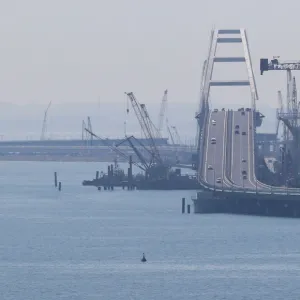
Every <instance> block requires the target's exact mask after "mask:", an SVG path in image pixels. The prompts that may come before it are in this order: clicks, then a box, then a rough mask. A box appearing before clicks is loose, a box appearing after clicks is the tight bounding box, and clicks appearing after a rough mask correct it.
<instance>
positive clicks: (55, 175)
mask: <svg viewBox="0 0 300 300" xmlns="http://www.w3.org/2000/svg"><path fill="white" fill-rule="evenodd" d="M54 186H55V187H57V172H54Z"/></svg>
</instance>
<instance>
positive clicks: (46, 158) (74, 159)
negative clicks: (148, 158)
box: [0, 155, 126, 163]
mask: <svg viewBox="0 0 300 300" xmlns="http://www.w3.org/2000/svg"><path fill="white" fill-rule="evenodd" d="M113 160H114V157H75V156H74V157H71V156H55V157H53V156H34V157H32V156H24V155H20V156H0V161H49V162H52V161H60V162H103V163H104V162H113ZM118 162H121V163H126V161H125V160H121V159H118Z"/></svg>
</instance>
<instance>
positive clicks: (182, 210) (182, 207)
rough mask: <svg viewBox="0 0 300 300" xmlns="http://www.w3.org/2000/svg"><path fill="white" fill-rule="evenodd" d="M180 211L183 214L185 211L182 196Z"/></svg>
mask: <svg viewBox="0 0 300 300" xmlns="http://www.w3.org/2000/svg"><path fill="white" fill-rule="evenodd" d="M181 212H182V213H183V214H184V213H185V198H182V203H181Z"/></svg>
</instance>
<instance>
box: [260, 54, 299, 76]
mask: <svg viewBox="0 0 300 300" xmlns="http://www.w3.org/2000/svg"><path fill="white" fill-rule="evenodd" d="M278 58H279V56H274V57H273V59H271V60H270V61H269V60H268V59H267V58H261V59H260V74H261V75H263V73H264V72H266V71H287V70H291V71H293V70H295V71H296V70H297V71H299V70H300V61H299V60H292V61H279V60H278Z"/></svg>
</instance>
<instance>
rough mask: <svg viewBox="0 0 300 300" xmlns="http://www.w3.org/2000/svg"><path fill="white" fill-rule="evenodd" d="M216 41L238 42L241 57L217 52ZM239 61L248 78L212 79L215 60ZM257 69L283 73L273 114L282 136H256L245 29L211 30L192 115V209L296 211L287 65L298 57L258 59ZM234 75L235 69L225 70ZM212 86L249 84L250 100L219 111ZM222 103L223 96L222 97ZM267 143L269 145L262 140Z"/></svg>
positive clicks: (292, 87)
mask: <svg viewBox="0 0 300 300" xmlns="http://www.w3.org/2000/svg"><path fill="white" fill-rule="evenodd" d="M220 43H231V44H232V45H242V47H243V50H244V51H243V52H244V56H243V57H228V56H226V57H224V56H221V55H219V53H218V51H217V50H218V49H217V46H218V44H220ZM223 62H225V63H227V65H229V66H230V65H231V64H232V63H244V64H246V67H247V72H248V79H247V80H237V78H233V80H232V78H231V79H230V80H225V81H224V80H223V81H215V80H212V75H213V70H214V65H215V64H216V63H223ZM260 68H261V74H263V72H264V71H270V70H285V71H286V72H287V78H288V84H287V86H288V88H287V103H286V106H284V104H283V101H282V100H281V94H280V93H279V99H280V108H279V110H278V114H277V118H278V120H279V121H280V122H281V123H282V124H283V130H282V132H283V134H284V137H283V139H282V140H281V141H278V140H277V138H276V135H277V134H274V135H273V137H272V136H269V138H270V139H269V141H268V142H267V138H268V137H267V135H265V136H264V138H262V136H260V137H261V138H260V139H258V137H259V135H258V134H257V133H256V128H257V127H259V126H261V124H262V120H263V117H264V116H263V115H262V114H261V113H260V112H259V111H258V110H257V108H256V101H257V100H258V93H257V89H256V84H255V78H254V73H253V69H252V62H251V56H250V51H249V45H248V39H247V34H246V31H245V30H244V29H215V30H213V31H212V34H211V41H210V47H209V54H208V57H207V59H206V61H205V63H204V68H203V80H202V82H201V99H200V109H199V112H198V114H197V121H198V125H199V130H198V134H199V135H198V141H199V142H198V154H199V155H198V161H197V166H198V180H199V182H200V183H201V186H202V187H203V189H204V191H201V192H198V193H197V199H194V206H195V212H199V213H209V212H211V213H215V212H228V213H244V214H258V215H266V216H293V217H299V216H300V188H299V187H300V185H299V183H300V181H299V176H300V175H299V174H300V172H299V171H300V170H299V156H298V153H299V138H300V137H299V133H300V128H299V121H298V120H299V112H298V106H299V104H298V101H297V93H296V81H295V79H294V78H293V77H292V74H291V71H292V70H299V69H300V63H299V62H291V63H280V62H279V60H278V59H277V58H275V59H273V60H271V61H270V62H269V61H268V59H261V62H260ZM229 70H230V69H229ZM228 74H230V76H232V77H233V76H234V75H235V74H234V72H232V71H230V72H228ZM215 86H226V87H228V88H231V87H236V86H248V87H249V88H250V91H249V92H250V94H251V103H249V105H248V107H246V108H243V107H241V108H240V109H238V110H237V111H234V110H232V109H230V107H226V109H223V110H221V111H219V110H217V109H215V108H214V107H212V105H211V104H210V102H209V95H210V90H211V89H212V88H213V87H215ZM224 102H225V101H224ZM264 140H265V141H266V142H267V144H268V147H266V146H265V145H264V144H265V142H264Z"/></svg>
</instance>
